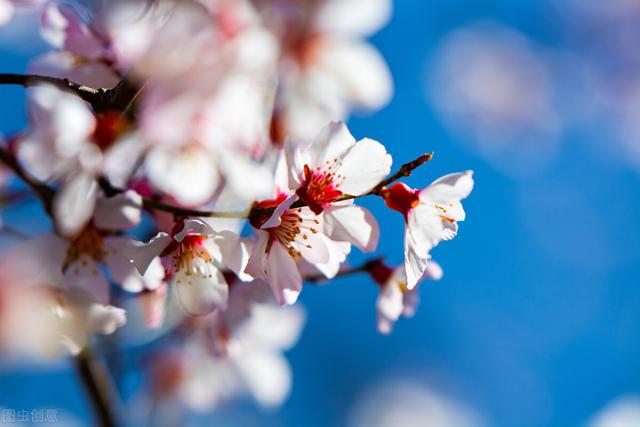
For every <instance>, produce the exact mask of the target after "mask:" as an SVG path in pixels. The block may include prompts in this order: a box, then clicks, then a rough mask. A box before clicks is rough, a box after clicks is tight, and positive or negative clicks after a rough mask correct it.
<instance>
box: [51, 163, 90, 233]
mask: <svg viewBox="0 0 640 427" xmlns="http://www.w3.org/2000/svg"><path fill="white" fill-rule="evenodd" d="M97 193H98V186H97V184H96V181H95V180H94V179H93V176H91V175H89V174H86V173H80V174H78V175H76V176H74V177H72V178H71V179H69V180H68V181H67V182H66V183H65V184H64V185H63V187H62V189H61V190H60V191H59V192H58V193H57V194H56V196H55V197H54V199H53V214H54V217H55V219H56V225H57V227H58V229H59V231H60V234H62V235H63V236H67V237H73V236H75V235H76V234H78V232H80V230H82V229H83V228H84V227H85V226H86V225H87V223H88V222H89V219H91V215H92V214H93V210H94V207H95V202H96V197H97Z"/></svg>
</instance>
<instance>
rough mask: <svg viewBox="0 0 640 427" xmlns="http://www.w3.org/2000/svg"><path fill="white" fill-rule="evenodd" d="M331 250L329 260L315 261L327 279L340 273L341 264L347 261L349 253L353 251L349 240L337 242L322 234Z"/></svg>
mask: <svg viewBox="0 0 640 427" xmlns="http://www.w3.org/2000/svg"><path fill="white" fill-rule="evenodd" d="M322 238H323V239H324V240H325V244H326V245H327V248H328V250H329V260H328V261H327V262H325V263H315V264H313V267H315V268H316V269H317V270H318V271H320V272H321V273H322V274H323V275H324V276H325V277H326V278H327V279H331V278H333V277H335V275H336V274H338V271H339V270H340V266H341V265H342V263H343V262H345V261H346V259H347V255H348V254H349V252H351V244H350V243H348V242H337V241H334V240H331V239H329V238H328V237H326V236H324V235H322Z"/></svg>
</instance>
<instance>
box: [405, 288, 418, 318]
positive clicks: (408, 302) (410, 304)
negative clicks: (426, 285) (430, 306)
mask: <svg viewBox="0 0 640 427" xmlns="http://www.w3.org/2000/svg"><path fill="white" fill-rule="evenodd" d="M419 303H420V293H419V292H418V288H414V289H412V290H410V291H406V292H405V293H404V294H403V295H402V304H403V305H404V308H403V309H402V315H403V316H405V317H413V316H414V315H415V314H416V309H417V308H418V304H419Z"/></svg>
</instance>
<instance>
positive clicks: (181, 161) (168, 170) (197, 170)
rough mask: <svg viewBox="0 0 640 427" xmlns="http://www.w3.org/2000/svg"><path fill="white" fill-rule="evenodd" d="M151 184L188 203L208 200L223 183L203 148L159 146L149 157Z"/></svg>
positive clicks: (147, 160) (201, 202) (148, 170)
mask: <svg viewBox="0 0 640 427" xmlns="http://www.w3.org/2000/svg"><path fill="white" fill-rule="evenodd" d="M146 167H147V173H148V176H149V180H150V181H151V183H152V184H153V185H154V186H155V187H156V188H158V189H159V190H160V191H163V192H165V193H167V194H170V195H171V196H173V197H175V198H176V199H177V200H178V201H179V202H180V203H183V204H185V205H189V206H191V205H200V204H203V203H205V202H207V201H208V200H209V199H210V198H211V197H212V196H213V193H214V191H215V189H216V188H217V187H218V184H219V182H220V176H219V174H218V170H217V167H216V164H215V162H214V161H213V159H212V158H211V156H210V155H209V153H208V152H206V151H205V150H204V149H201V148H195V147H194V148H187V149H166V148H156V149H154V150H152V151H151V152H150V153H149V155H148V156H147V158H146Z"/></svg>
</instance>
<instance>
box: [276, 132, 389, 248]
mask: <svg viewBox="0 0 640 427" xmlns="http://www.w3.org/2000/svg"><path fill="white" fill-rule="evenodd" d="M289 151H290V152H289V153H288V159H289V163H290V164H291V171H290V185H291V187H292V188H297V190H296V194H297V195H298V197H299V198H300V200H302V201H303V202H305V203H306V205H307V206H309V208H310V209H311V210H312V211H313V212H314V213H316V214H320V213H321V212H323V218H324V220H325V224H326V229H327V234H328V235H329V237H331V238H332V239H334V240H339V241H348V242H350V243H353V244H355V245H356V246H358V247H359V248H360V249H361V250H363V251H365V252H371V251H373V250H375V248H376V246H377V244H378V238H379V229H378V224H377V222H376V220H375V218H374V217H373V215H372V214H371V213H370V212H369V211H368V210H367V209H365V208H362V207H359V206H356V205H354V204H353V202H352V201H342V202H341V201H340V200H341V198H342V197H343V196H360V195H362V194H364V193H366V192H368V191H370V190H371V189H372V188H373V187H375V186H376V185H378V183H379V182H380V181H381V180H382V179H383V178H384V177H386V176H387V175H388V174H389V171H390V169H391V163H392V160H391V156H390V155H389V154H387V151H386V150H385V148H384V146H383V145H382V144H380V143H379V142H377V141H374V140H372V139H369V138H365V139H363V140H361V141H359V142H356V140H355V139H354V138H353V136H352V135H351V134H350V133H349V130H348V129H347V127H346V126H345V125H344V123H341V122H339V123H330V124H329V125H327V126H325V127H324V129H323V130H322V131H321V132H320V133H319V134H318V136H317V137H316V139H315V140H314V141H313V142H312V143H308V144H306V145H305V144H301V145H298V144H296V145H294V146H293V147H292V148H291V149H290V150H289Z"/></svg>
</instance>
